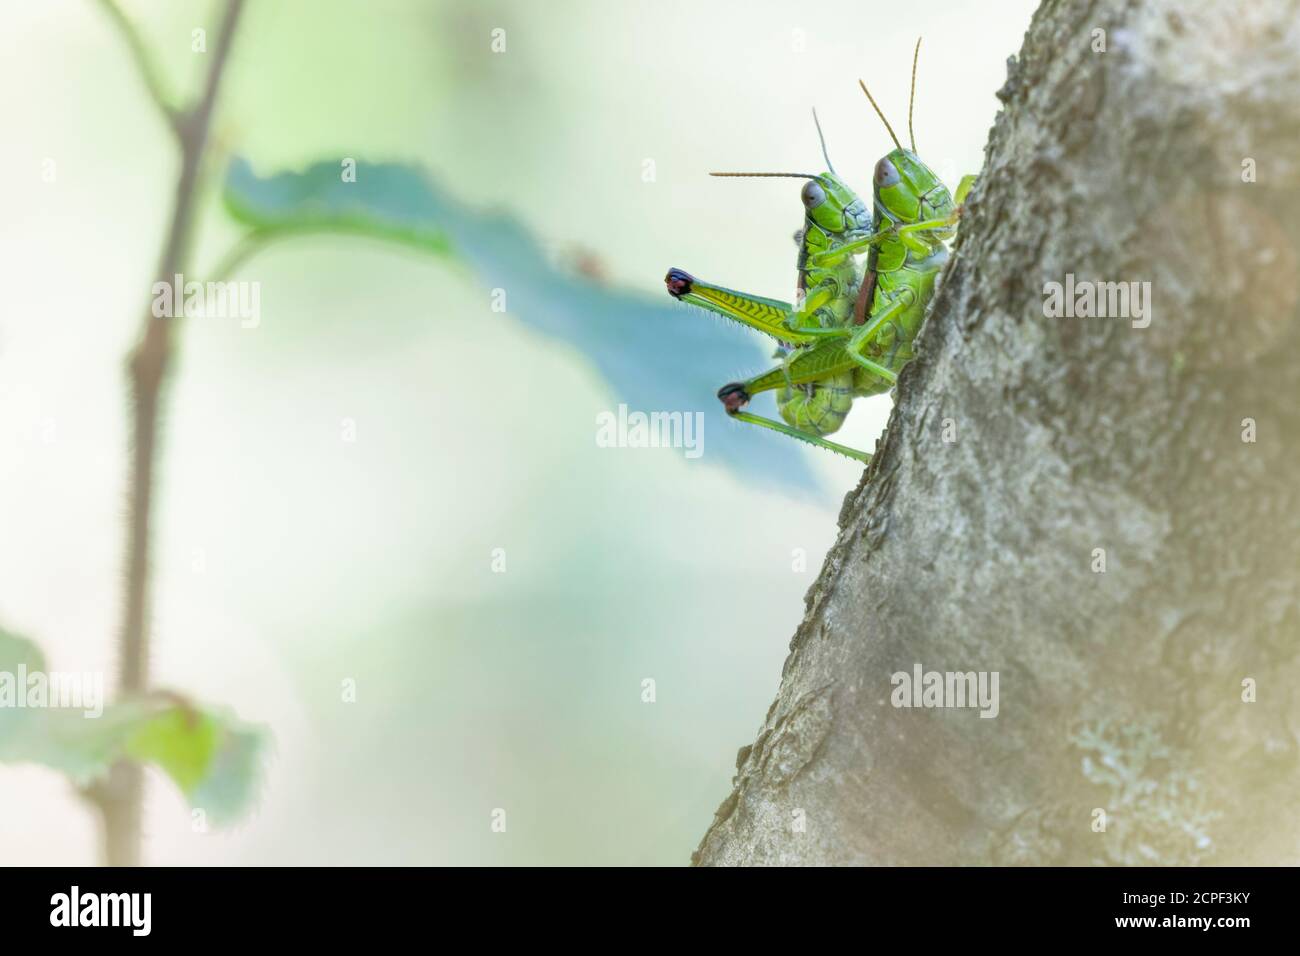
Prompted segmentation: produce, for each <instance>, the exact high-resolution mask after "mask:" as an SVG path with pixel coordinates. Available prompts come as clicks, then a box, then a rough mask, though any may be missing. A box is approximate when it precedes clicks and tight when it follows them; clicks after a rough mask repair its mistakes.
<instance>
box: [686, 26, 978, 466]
mask: <svg viewBox="0 0 1300 956" xmlns="http://www.w3.org/2000/svg"><path fill="white" fill-rule="evenodd" d="M920 48H921V42H920V41H919V40H918V41H917V44H916V50H915V52H914V53H913V57H912V96H911V98H910V99H909V104H908V113H907V127H908V134H909V137H910V138H911V144H912V149H911V150H905V149H903V146H902V144H901V143H899V141H898V137H897V136H896V135H894V130H893V127H891V126H890V125H889V121H888V120H887V119H885V115H884V113H883V112H881V110H880V107H879V106H877V105H876V101H875V99H874V98H873V97H872V96H871V92H870V90H868V89H867V86H866V84H865V83H863V82H862V81H861V80H859V81H858V82H859V85H861V86H862V90H863V92H864V93H866V94H867V99H868V100H870V101H871V105H872V107H874V108H875V110H876V114H877V115H878V116H879V117H880V119H881V121H882V122H883V123H884V124H885V129H887V130H888V131H889V135H890V138H891V139H892V140H893V141H894V145H895V146H896V147H897V148H896V149H895V150H893V151H892V152H890V153H889V154H887V155H886V156H884V157H883V158H882V159H881V160H880V161H879V162H877V163H876V167H875V175H874V184H873V189H872V198H873V203H874V211H875V228H874V229H871V228H869V227H867V228H864V224H863V223H862V222H861V220H860V219H855V222H854V226H853V228H849V227H848V224H847V222H845V228H842V229H840V230H838V231H837V230H834V229H831V230H826V229H825V228H824V227H823V226H822V225H821V223H822V222H825V221H829V222H831V223H832V224H833V223H834V222H836V217H837V215H838V216H840V217H841V221H842V216H843V213H844V212H845V211H847V210H848V209H849V208H850V207H851V206H852V202H853V201H854V200H857V197H856V196H854V195H853V194H852V192H851V191H850V190H848V189H847V187H843V185H842V184H841V183H839V180H838V179H834V180H830V182H832V183H833V185H834V186H835V187H838V188H837V189H835V190H832V189H827V188H825V187H826V185H827V182H828V180H827V177H828V175H830V174H822V175H821V176H807V175H806V174H778V175H799V176H803V177H804V178H808V179H809V180H810V184H809V185H811V184H812V182H816V183H818V184H819V185H820V186H821V187H822V188H821V189H819V190H817V191H816V192H814V194H813V198H814V199H819V198H820V196H819V195H818V194H820V193H824V194H825V201H824V202H819V203H818V204H817V205H816V206H813V207H809V215H808V224H807V226H806V228H805V231H804V237H803V241H802V244H801V249H800V257H799V259H800V262H799V266H800V278H801V283H802V282H803V281H804V277H805V276H807V277H809V278H810V279H814V280H816V281H824V280H822V279H821V277H823V276H833V277H837V278H836V283H837V284H836V286H835V295H833V296H832V297H831V298H830V300H828V301H830V302H832V303H833V304H832V305H831V308H830V315H831V316H833V317H834V318H833V319H832V320H830V321H826V319H827V315H826V313H825V311H822V313H821V320H820V321H811V320H810V319H811V317H812V316H813V315H816V314H817V312H818V309H819V308H823V309H824V306H825V304H826V303H825V301H822V302H820V303H819V301H818V300H816V299H814V298H813V297H812V294H811V293H810V294H809V296H808V297H807V298H806V299H805V301H804V303H803V304H802V306H801V307H800V308H799V309H795V308H793V307H791V306H789V305H787V304H786V303H783V302H777V301H775V300H772V299H764V298H760V297H758V296H751V295H747V294H745V293H739V292H734V291H732V290H729V289H724V288H721V287H718V286H712V285H708V284H704V283H700V282H698V281H696V280H694V279H693V278H692V277H691V276H689V275H688V274H686V273H684V272H682V271H681V270H676V269H675V270H670V271H669V273H668V276H667V277H666V280H665V281H666V283H667V285H668V291H669V292H670V293H671V294H672V295H674V296H675V297H677V298H679V299H682V300H684V301H688V302H692V303H694V304H697V305H702V306H703V307H705V308H709V309H711V310H712V311H715V312H720V313H722V314H724V315H728V316H729V317H731V318H734V319H736V320H737V321H740V322H742V323H743V324H745V325H748V326H750V327H751V328H756V329H758V330H759V331H761V332H764V333H765V334H768V335H770V336H772V337H773V338H776V339H777V340H778V341H780V342H782V343H783V344H786V343H788V345H789V346H791V347H792V350H791V351H790V352H789V354H787V355H786V357H785V360H784V361H783V362H782V364H781V365H780V366H777V367H776V368H774V369H770V370H768V371H766V372H763V373H762V374H760V375H757V376H755V377H753V378H751V379H749V380H747V381H744V382H731V383H728V384H727V385H724V386H723V387H722V388H721V389H719V390H718V398H719V399H720V400H721V401H722V403H723V407H724V408H725V409H726V411H727V413H728V414H729V415H730V416H731V417H732V418H735V419H738V420H740V421H745V422H749V423H751V424H754V425H760V426H762V427H764V428H770V429H772V430H773V431H778V432H781V433H782V434H785V435H789V436H790V437H792V438H798V439H800V440H801V441H805V442H808V443H809V444H812V445H817V446H820V447H822V448H827V449H829V450H831V451H835V452H838V453H840V454H842V455H846V456H848V457H850V458H855V459H857V460H859V461H863V462H868V461H870V460H871V455H870V454H868V453H867V452H863V451H858V450H856V449H852V448H847V447H846V446H844V445H840V444H837V443H835V442H831V441H827V440H826V439H825V438H824V437H823V436H825V435H828V434H830V433H832V432H834V431H835V430H836V429H838V428H839V427H840V425H841V424H843V422H844V419H845V417H847V414H848V411H849V408H850V407H851V406H852V401H853V398H854V397H856V396H859V395H876V394H880V393H881V392H886V391H888V390H889V389H890V388H891V387H892V386H893V384H894V383H895V382H896V381H897V380H898V371H899V370H900V369H901V368H902V367H903V365H905V364H906V363H907V362H908V361H909V360H910V359H911V358H912V342H913V340H914V339H915V337H916V333H917V331H918V330H919V328H920V326H921V322H922V320H923V319H924V317H925V309H926V306H927V305H928V304H929V301H930V299H931V297H932V296H933V294H934V287H935V280H936V278H937V277H938V274H939V271H940V269H942V268H943V265H944V263H945V262H946V261H947V258H948V253H947V250H946V249H945V247H944V245H943V244H944V242H946V241H948V240H949V239H951V238H952V237H953V235H954V234H955V231H956V224H957V218H958V215H959V207H958V206H957V205H956V204H955V203H954V200H953V197H952V195H951V194H950V193H949V192H948V189H947V187H946V186H944V185H943V183H942V182H941V181H940V179H939V177H938V176H936V175H935V174H934V172H933V171H932V170H931V169H930V168H929V167H928V166H927V165H925V163H923V162H922V161H921V160H920V158H919V157H918V156H917V155H916V138H915V135H913V133H912V103H913V102H914V100H915V94H916V63H917V57H918V56H919V54H920ZM819 132H820V127H819ZM823 145H824V144H823ZM827 165H828V166H829V165H830V161H829V158H828V159H827ZM973 182H974V177H973V176H967V177H965V178H964V179H963V180H962V183H961V185H960V186H959V188H958V190H957V200H956V202H957V203H960V202H961V201H962V200H964V198H965V196H966V194H967V193H968V192H969V190H970V187H971V185H972V184H973ZM809 192H810V190H809V186H807V185H806V186H805V187H804V195H805V206H806V207H807V206H808V194H809ZM858 201H859V202H860V200H858ZM823 206H826V207H828V208H827V210H826V213H824V214H823V215H822V216H820V217H817V218H815V213H816V212H817V211H818V209H821V208H822V207H823ZM886 224H887V225H886ZM814 226H816V228H814ZM828 232H829V233H830V234H828ZM810 236H812V239H811V240H810V238H809V237H810ZM864 251H867V252H869V255H868V258H867V267H866V271H865V274H864V275H863V277H862V280H861V282H860V283H857V284H856V292H855V293H854V305H853V308H852V310H851V312H845V311H844V297H845V296H846V295H847V291H846V290H847V289H848V288H849V287H850V285H851V284H850V283H849V282H847V281H843V280H844V277H846V276H849V275H852V274H854V271H855V270H854V269H853V268H852V267H851V266H849V267H848V268H847V270H846V265H848V264H850V263H851V262H852V256H854V255H856V254H858V253H861V252H864ZM812 288H817V286H816V285H815V284H814V285H813V286H812ZM824 288H825V286H823V289H824ZM823 294H824V293H823ZM809 306H813V307H814V308H811V309H810V308H809ZM841 313H844V317H843V319H842V320H840V315H841ZM774 389H781V390H782V392H781V395H780V397H779V398H778V400H777V405H778V409H779V410H780V412H781V417H782V418H784V419H785V423H782V422H777V421H773V420H771V419H767V418H763V417H761V416H758V415H753V414H750V413H748V412H744V411H742V410H741V409H743V408H744V406H745V405H747V404H748V403H749V401H750V399H751V398H752V397H753V396H754V395H756V394H758V393H760V392H764V391H770V390H774Z"/></svg>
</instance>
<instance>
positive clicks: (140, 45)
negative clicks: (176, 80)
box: [99, 0, 181, 136]
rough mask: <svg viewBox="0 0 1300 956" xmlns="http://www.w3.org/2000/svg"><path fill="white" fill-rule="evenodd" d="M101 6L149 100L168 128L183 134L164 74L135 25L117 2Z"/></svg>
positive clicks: (104, 0)
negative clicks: (163, 80) (116, 31)
mask: <svg viewBox="0 0 1300 956" xmlns="http://www.w3.org/2000/svg"><path fill="white" fill-rule="evenodd" d="M99 5H100V6H101V7H103V8H104V12H105V13H106V14H108V18H109V19H110V20H112V21H113V23H114V25H115V26H116V27H117V29H118V32H119V33H121V34H122V38H123V39H124V40H125V41H126V45H127V48H128V49H129V50H130V51H131V59H133V60H134V61H135V65H136V69H137V70H138V71H139V73H140V78H141V79H142V80H143V81H144V85H145V89H146V90H148V91H149V98H150V99H151V100H153V102H154V105H155V106H157V107H158V109H159V111H160V112H161V113H162V115H163V119H164V120H166V122H167V126H168V127H169V128H170V129H171V131H172V132H173V133H175V134H176V135H177V136H179V135H180V133H181V115H180V112H179V111H178V110H177V109H176V107H174V106H173V105H172V101H171V97H170V96H168V95H167V91H166V89H165V88H164V86H163V82H162V73H161V71H160V70H159V69H158V64H157V62H156V61H155V60H154V58H153V54H151V53H150V52H149V48H148V47H146V46H145V44H144V40H143V39H142V38H141V37H140V34H139V32H138V31H137V30H136V28H135V25H134V24H132V23H131V21H130V20H129V19H127V16H126V14H125V13H124V12H122V8H121V7H119V6H118V5H117V0H99Z"/></svg>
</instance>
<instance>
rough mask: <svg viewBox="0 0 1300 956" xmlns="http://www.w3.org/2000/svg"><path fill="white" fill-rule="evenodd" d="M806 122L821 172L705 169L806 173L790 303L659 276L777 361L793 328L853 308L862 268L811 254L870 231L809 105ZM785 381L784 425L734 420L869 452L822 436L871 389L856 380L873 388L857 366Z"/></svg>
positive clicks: (677, 274)
mask: <svg viewBox="0 0 1300 956" xmlns="http://www.w3.org/2000/svg"><path fill="white" fill-rule="evenodd" d="M813 121H814V123H816V124H817V135H818V138H819V139H820V140H821V146H822V156H823V157H824V158H825V160H826V166H827V169H828V170H829V172H825V173H712V174H711V175H714V176H753V177H784V178H797V179H806V180H807V182H806V183H805V184H804V186H803V189H802V190H801V192H800V198H801V200H802V202H803V206H804V226H803V228H802V229H801V230H800V231H799V232H798V233H796V235H795V239H796V241H797V242H798V244H799V258H798V263H797V268H798V282H797V297H796V302H795V304H794V305H791V304H790V303H787V302H780V301H778V300H775V299H767V298H763V297H760V296H755V295H749V294H747V293H744V292H737V291H735V290H733V289H728V288H725V287H723V286H718V285H713V284H712V283H708V282H703V281H701V280H699V279H696V278H695V277H694V276H692V275H690V274H689V273H687V272H685V271H683V270H681V269H677V268H673V269H670V270H668V275H667V276H666V277H665V279H664V281H665V283H666V284H667V286H668V292H669V293H670V294H671V295H672V296H674V297H675V298H677V299H679V300H681V301H684V302H689V303H691V304H692V305H697V306H700V307H701V308H704V309H707V310H709V311H711V312H715V313H717V314H719V315H724V316H726V317H727V318H730V319H733V320H735V321H737V322H740V323H741V324H743V325H746V326H749V327H750V328H753V329H757V330H758V331H760V332H763V333H764V334H766V335H770V336H771V337H773V338H775V339H776V340H777V341H778V343H780V346H781V347H780V348H779V349H778V355H781V356H783V357H784V359H785V363H783V365H782V366H781V367H782V368H785V367H786V364H789V363H792V362H793V361H794V360H795V358H796V357H797V356H798V355H799V354H800V351H801V350H800V348H799V346H801V345H802V344H803V343H804V342H805V339H806V336H802V337H801V335H800V332H801V330H807V333H808V334H809V335H813V334H817V333H819V332H822V331H827V330H834V329H838V328H842V327H844V326H845V325H846V324H847V323H848V321H849V320H850V319H851V318H852V315H853V309H854V303H855V301H856V299H857V296H858V290H859V287H860V285H861V280H862V274H861V271H860V269H859V268H858V266H857V265H856V263H855V262H854V260H853V258H852V256H849V255H845V256H842V257H839V258H837V259H835V260H834V261H828V262H826V263H825V264H820V263H819V264H814V262H813V260H814V258H815V257H817V256H820V255H824V254H826V253H832V252H835V251H836V250H839V249H841V248H843V247H844V246H845V245H846V244H847V243H849V242H852V241H855V240H859V239H864V238H867V237H869V236H871V235H872V230H871V216H870V214H869V213H868V211H867V206H866V203H865V202H863V201H862V199H861V198H860V197H859V196H858V195H857V193H855V192H854V191H853V190H852V189H850V188H849V187H848V186H847V185H845V183H844V182H843V181H842V180H841V179H840V178H839V177H838V175H837V174H836V172H835V167H834V165H833V164H832V163H831V161H830V156H829V154H828V153H827V150H826V140H825V138H824V137H823V136H822V130H821V123H820V122H818V121H817V114H816V111H814V112H813ZM785 384H786V387H785V388H784V389H783V390H782V391H781V392H780V394H779V395H778V396H777V408H778V410H779V411H780V413H781V417H782V418H784V419H785V421H786V422H788V425H787V424H782V423H781V422H775V421H771V420H769V419H766V418H761V417H759V416H757V415H750V414H748V413H745V412H739V411H738V410H730V409H729V412H730V413H731V414H732V415H733V417H736V418H739V419H741V420H742V421H750V422H753V423H755V424H760V425H763V426H764V427H768V428H773V429H775V430H777V431H780V432H782V433H784V434H787V435H791V436H792V437H795V438H800V439H802V440H805V441H810V442H812V443H813V444H817V445H820V446H822V447H825V448H830V449H831V450H833V451H837V452H840V453H841V454H845V455H848V456H850V457H853V458H858V459H860V460H863V461H866V460H869V456H865V455H864V453H862V452H858V451H855V450H854V449H851V448H846V447H845V446H843V445H839V444H836V443H835V442H830V441H826V440H824V438H823V437H822V436H825V435H828V434H830V433H832V432H834V431H835V430H837V429H838V428H839V427H840V425H841V424H843V422H844V419H845V417H846V416H847V415H848V412H849V409H850V408H851V407H852V405H853V399H854V397H855V396H857V395H866V394H873V392H872V391H864V390H863V387H864V386H865V387H870V388H873V389H874V390H875V391H879V390H880V389H879V388H877V387H875V382H874V381H871V382H868V381H865V377H864V376H863V375H861V374H859V373H858V372H857V370H855V369H853V368H852V367H846V368H844V369H841V370H840V371H838V372H836V373H834V374H829V375H827V376H825V377H824V378H820V379H818V380H816V381H809V382H803V383H799V384H795V383H793V382H787V383H785Z"/></svg>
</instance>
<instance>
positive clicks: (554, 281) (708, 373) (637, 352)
mask: <svg viewBox="0 0 1300 956" xmlns="http://www.w3.org/2000/svg"><path fill="white" fill-rule="evenodd" d="M341 172H342V168H341V166H340V164H339V162H338V161H337V160H326V161H322V162H318V163H315V164H313V165H312V166H309V167H308V168H307V169H305V170H303V171H301V172H281V173H277V174H275V175H272V176H266V177H262V176H258V174H257V173H256V172H254V171H253V168H252V166H251V165H250V164H249V163H248V161H247V160H245V159H243V158H240V157H236V158H235V159H234V160H232V161H231V164H230V167H229V169H228V170H227V172H226V182H225V190H224V199H225V203H226V207H227V208H228V209H229V210H230V212H231V214H232V215H233V216H234V217H235V218H236V219H237V220H239V221H240V222H243V223H246V224H247V225H249V226H251V227H252V228H253V230H254V235H257V236H261V237H264V238H265V237H275V236H281V235H290V234H295V233H312V232H333V233H347V234H354V235H362V236H368V237H371V238H376V239H384V240H390V241H393V242H398V243H401V244H402V245H404V246H407V247H412V248H416V249H420V250H423V251H426V252H432V253H434V254H437V255H439V256H446V255H448V254H454V258H455V259H456V260H457V261H458V262H462V263H465V264H467V265H468V266H469V267H470V268H471V269H472V270H473V271H474V274H475V276H476V278H477V279H478V281H479V283H480V284H481V285H483V286H484V287H486V288H489V289H497V288H499V289H505V290H507V292H508V294H509V310H508V313H507V314H508V315H511V316H514V317H516V318H518V319H519V320H520V321H522V322H523V323H524V324H525V325H527V326H528V327H529V328H532V329H535V330H537V331H539V332H542V333H544V334H546V335H549V336H551V337H552V338H554V339H557V340H559V341H562V342H565V343H567V344H569V345H570V346H572V347H573V348H575V349H576V350H577V351H579V352H580V353H581V354H582V355H584V356H585V357H586V359H587V360H588V361H589V362H591V363H592V364H593V365H594V366H595V367H596V369H597V370H598V371H599V373H600V374H601V375H602V376H603V377H604V379H605V380H606V382H608V384H609V387H610V389H611V390H612V391H613V393H614V394H615V395H616V396H617V400H618V401H619V402H623V403H626V404H627V406H628V407H629V408H630V409H634V410H641V411H647V412H649V411H680V412H691V411H699V412H703V414H704V421H705V422H706V424H707V428H706V429H705V431H707V433H708V434H707V438H706V440H705V443H704V448H705V449H706V455H705V457H706V458H707V459H709V460H712V461H717V462H718V463H720V464H723V465H725V466H726V467H728V468H730V469H731V470H732V471H734V472H735V473H736V474H737V475H738V476H739V477H740V478H741V479H742V480H744V481H746V482H748V483H757V484H766V485H768V486H773V485H776V486H781V487H784V488H786V489H787V490H791V491H794V492H795V493H797V494H800V495H806V494H809V493H817V492H822V493H824V491H825V489H824V488H821V486H819V485H818V484H817V482H816V480H815V479H814V477H813V475H812V472H811V470H810V469H809V467H808V464H807V459H806V457H805V452H804V451H803V450H802V448H801V446H800V443H798V442H794V441H790V440H789V439H787V438H784V437H782V436H779V435H771V434H763V433H761V431H760V430H759V429H756V428H750V427H746V426H744V425H738V424H737V423H736V422H733V421H730V420H729V419H728V418H727V416H726V414H725V413H724V411H723V410H722V405H721V403H720V402H718V401H717V399H716V397H715V395H716V392H717V389H718V387H719V386H720V385H722V384H724V383H725V382H726V381H728V379H729V378H738V377H743V376H737V375H735V374H734V373H735V372H736V370H737V368H738V367H743V366H745V365H746V364H748V365H749V366H750V367H751V368H753V369H754V370H758V369H761V368H766V367H768V366H770V365H771V364H772V363H771V361H770V360H769V358H768V354H769V352H770V344H769V343H767V342H763V343H761V344H760V342H759V341H758V338H757V335H756V334H755V333H750V332H745V331H738V330H736V329H735V328H734V327H731V326H730V323H725V322H724V320H722V319H717V318H715V317H713V316H710V315H709V314H708V313H706V312H704V311H703V310H701V309H697V308H695V307H693V306H688V305H685V304H682V303H678V302H673V301H672V300H671V299H669V298H668V295H667V293H666V292H665V293H662V294H660V295H657V296H650V295H646V294H645V293H641V292H634V291H629V290H625V289H618V288H614V287H611V286H607V285H604V284H601V283H599V282H597V281H593V280H592V279H590V278H587V277H583V276H581V275H579V274H577V271H576V270H573V269H566V268H563V267H562V266H561V264H559V263H557V262H556V261H555V259H554V257H552V256H549V255H547V253H546V250H545V249H544V247H543V244H542V243H541V242H539V241H538V239H537V238H536V236H534V235H533V234H532V233H531V232H530V231H529V230H528V229H527V228H526V227H525V226H523V225H522V224H521V223H520V222H519V221H518V220H516V219H514V218H513V217H511V216H508V215H502V214H500V213H492V212H488V211H484V210H480V209H475V208H473V207H470V206H467V205H465V204H463V203H461V202H459V201H458V200H457V199H456V198H455V197H453V196H451V195H449V194H448V193H446V192H444V191H443V190H442V189H441V188H439V186H438V185H437V184H436V183H434V182H433V181H432V180H431V179H430V178H429V177H428V176H427V175H426V174H425V173H424V172H423V171H422V170H419V169H416V168H414V167H411V166H403V165H398V164H394V163H366V162H359V163H358V164H357V177H356V181H355V182H344V181H343V179H342V176H341ZM667 265H668V264H667V263H665V267H666V266H667ZM660 274H662V273H660V272H658V267H656V271H655V278H656V279H657V278H658V276H659V275H660ZM215 278H218V279H224V278H225V277H224V276H218V277H215ZM486 301H487V300H486V299H485V306H484V308H485V309H486V308H487V305H486ZM724 324H725V325H727V326H728V327H726V328H723V327H722V326H723V325H724ZM452 329H453V326H451V325H450V323H449V326H448V331H449V332H451V331H452ZM767 400H768V399H764V401H767Z"/></svg>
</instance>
